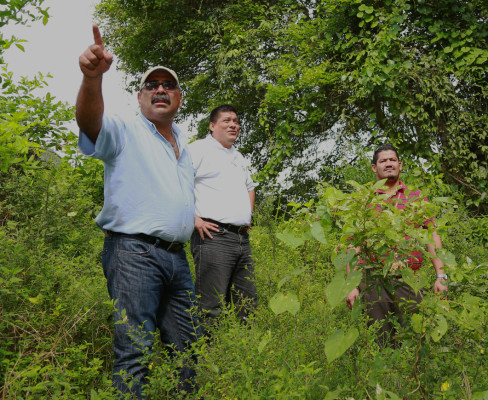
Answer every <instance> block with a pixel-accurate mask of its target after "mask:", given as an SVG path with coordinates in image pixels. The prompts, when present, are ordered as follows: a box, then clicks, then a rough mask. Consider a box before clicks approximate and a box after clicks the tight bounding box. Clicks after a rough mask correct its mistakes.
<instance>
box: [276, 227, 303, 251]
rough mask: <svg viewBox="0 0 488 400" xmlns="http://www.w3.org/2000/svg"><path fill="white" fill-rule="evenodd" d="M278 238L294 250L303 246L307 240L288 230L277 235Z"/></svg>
mask: <svg viewBox="0 0 488 400" xmlns="http://www.w3.org/2000/svg"><path fill="white" fill-rule="evenodd" d="M276 237H277V238H278V239H280V240H281V241H282V242H284V243H285V244H286V245H288V246H290V247H292V248H294V249H295V248H297V247H299V246H301V245H302V244H303V243H304V242H305V239H303V237H297V236H295V234H294V233H293V232H291V231H289V230H286V231H284V232H278V233H277V234H276Z"/></svg>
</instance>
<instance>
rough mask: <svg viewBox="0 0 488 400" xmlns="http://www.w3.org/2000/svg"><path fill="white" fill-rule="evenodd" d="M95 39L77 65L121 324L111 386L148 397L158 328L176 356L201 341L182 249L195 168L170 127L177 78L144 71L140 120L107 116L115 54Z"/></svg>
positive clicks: (186, 374) (106, 260)
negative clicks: (100, 171) (105, 89)
mask: <svg viewBox="0 0 488 400" xmlns="http://www.w3.org/2000/svg"><path fill="white" fill-rule="evenodd" d="M93 35H94V40H95V43H94V44H93V45H91V46H90V47H88V49H87V50H85V52H84V53H83V54H82V55H81V56H80V59H79V64H80V69H81V71H82V72H83V81H82V84H81V88H80V91H79V94H78V98H77V101H76V120H77V122H78V126H79V127H80V138H79V147H80V149H81V150H82V152H83V153H84V154H86V155H88V156H91V157H94V158H98V159H100V160H102V161H103V163H104V167H105V173H104V205H103V209H102V211H101V212H100V214H99V215H98V216H97V218H96V220H95V221H96V223H97V225H98V226H99V227H100V228H101V229H102V230H103V231H104V233H105V243H104V249H103V269H104V273H105V276H106V278H107V286H108V291H109V294H110V297H111V299H112V300H113V301H114V303H115V307H116V309H115V311H114V318H115V321H122V322H124V323H117V324H116V325H115V338H114V354H115V360H114V368H113V370H114V377H113V384H114V386H115V387H116V388H117V389H118V390H119V391H120V392H121V393H132V394H134V395H136V396H137V398H145V396H144V393H143V385H144V384H145V376H146V375H147V372H148V371H147V366H146V365H145V363H144V362H142V361H143V357H144V352H143V351H142V350H141V347H145V348H147V350H148V351H150V349H151V347H152V343H153V340H152V338H153V334H154V332H155V331H156V328H159V329H160V331H161V339H162V341H163V342H164V343H165V344H168V345H172V346H173V348H174V349H175V350H177V351H184V350H186V349H187V348H188V347H189V346H190V345H191V343H193V342H194V341H195V340H196V339H197V338H198V337H199V336H200V335H201V330H200V326H199V324H198V320H197V319H196V317H195V316H194V315H193V313H192V311H190V310H191V309H192V308H193V306H194V305H195V295H194V287H193V282H192V278H191V274H190V270H189V266H188V262H187V260H186V253H185V251H184V250H183V244H184V242H186V241H187V240H188V239H189V237H190V235H191V233H192V231H193V227H194V213H195V210H194V195H193V180H194V177H193V167H192V162H191V157H190V154H189V152H188V149H187V148H186V146H185V144H184V142H183V140H182V138H181V135H180V131H179V129H178V128H177V127H176V125H174V123H173V119H174V116H175V115H176V113H177V111H178V109H179V108H180V107H181V103H182V94H181V90H180V88H179V82H178V77H177V75H176V73H175V72H174V71H173V70H171V69H169V68H166V67H161V66H158V67H154V68H151V69H150V70H148V71H146V73H145V74H144V75H143V76H142V78H141V84H140V92H139V93H138V100H139V106H140V109H141V113H140V115H139V116H135V117H120V116H108V115H105V114H104V105H103V96H102V77H103V74H104V73H105V72H106V71H108V69H109V68H110V64H111V63H112V55H111V54H109V53H108V52H107V51H106V50H105V48H104V46H103V41H102V38H101V35H100V32H99V30H98V27H97V26H96V25H94V26H93ZM122 310H125V314H123V313H122ZM122 315H125V316H124V318H122ZM141 327H142V329H141ZM134 333H135V336H134ZM194 375H195V372H194V370H192V369H191V368H189V367H183V368H182V369H181V371H180V385H179V387H180V389H184V390H186V391H191V390H192V385H193V377H194ZM129 382H131V384H129Z"/></svg>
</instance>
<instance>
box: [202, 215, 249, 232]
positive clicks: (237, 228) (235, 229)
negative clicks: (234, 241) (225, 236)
mask: <svg viewBox="0 0 488 400" xmlns="http://www.w3.org/2000/svg"><path fill="white" fill-rule="evenodd" d="M202 219H203V220H204V221H207V222H211V223H213V224H217V225H218V226H220V227H221V228H224V229H226V230H228V231H229V232H234V233H248V230H249V226H248V225H232V224H223V223H222V222H219V221H215V220H214V219H211V218H202Z"/></svg>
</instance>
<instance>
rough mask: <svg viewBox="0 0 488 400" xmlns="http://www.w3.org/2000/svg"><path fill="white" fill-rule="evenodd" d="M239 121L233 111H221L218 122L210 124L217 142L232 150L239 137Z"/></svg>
mask: <svg viewBox="0 0 488 400" xmlns="http://www.w3.org/2000/svg"><path fill="white" fill-rule="evenodd" d="M239 129H240V126H239V119H238V118H237V114H236V113H235V112H233V111H221V112H220V113H219V114H218V115H217V121H215V122H210V131H211V132H212V136H213V137H214V139H215V140H217V141H218V142H219V143H220V144H221V145H222V146H224V147H226V148H228V149H230V148H231V147H232V145H233V144H234V142H235V141H236V139H237V137H238V136H239Z"/></svg>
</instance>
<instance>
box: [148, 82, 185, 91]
mask: <svg viewBox="0 0 488 400" xmlns="http://www.w3.org/2000/svg"><path fill="white" fill-rule="evenodd" d="M160 86H163V89H164V90H170V91H171V90H176V89H178V88H179V86H178V84H177V83H176V81H162V82H159V81H146V82H144V83H143V84H142V87H143V88H146V89H147V90H149V91H151V92H153V91H155V90H158V89H159V87H160Z"/></svg>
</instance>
